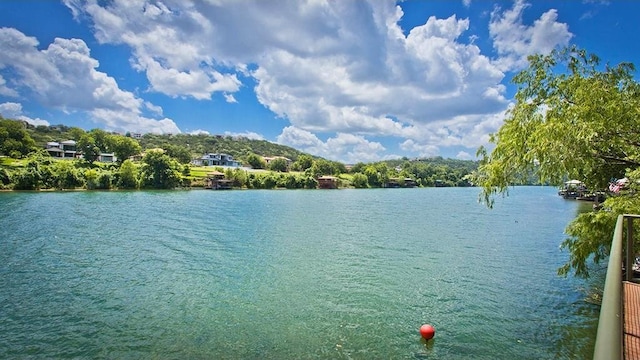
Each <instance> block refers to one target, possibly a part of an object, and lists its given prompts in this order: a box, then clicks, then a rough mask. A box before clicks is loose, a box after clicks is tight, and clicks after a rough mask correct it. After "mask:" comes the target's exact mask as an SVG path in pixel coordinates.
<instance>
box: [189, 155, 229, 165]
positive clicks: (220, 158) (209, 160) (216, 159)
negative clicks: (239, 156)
mask: <svg viewBox="0 0 640 360" xmlns="http://www.w3.org/2000/svg"><path fill="white" fill-rule="evenodd" d="M191 163H192V164H193V165H196V166H231V167H238V166H240V163H239V162H238V161H236V160H234V159H233V156H231V155H228V154H218V153H208V154H205V155H203V156H202V157H200V158H198V159H194V160H193V161H192V162H191Z"/></svg>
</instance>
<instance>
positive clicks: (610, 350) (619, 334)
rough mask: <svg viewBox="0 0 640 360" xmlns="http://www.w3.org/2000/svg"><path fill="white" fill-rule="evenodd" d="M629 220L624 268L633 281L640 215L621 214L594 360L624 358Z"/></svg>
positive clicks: (628, 278) (612, 250)
mask: <svg viewBox="0 0 640 360" xmlns="http://www.w3.org/2000/svg"><path fill="white" fill-rule="evenodd" d="M625 219H626V221H627V238H626V240H627V241H626V251H624V253H625V259H624V266H625V269H626V274H625V280H626V281H631V280H632V279H633V264H634V261H635V252H634V251H633V245H634V241H633V219H640V215H631V214H624V215H619V216H618V220H617V221H616V227H615V229H614V231H613V240H612V241H611V253H610V254H609V265H608V266H607V276H606V278H605V282H604V291H603V294H602V306H601V308H600V319H599V321H598V333H597V335H596V344H595V348H594V351H593V359H594V360H614V359H623V358H624V354H623V351H624V344H623V332H624V328H623V326H624V319H623V313H622V311H623V304H622V281H623V279H622V268H621V267H622V264H623V262H622V255H623V227H624V221H625Z"/></svg>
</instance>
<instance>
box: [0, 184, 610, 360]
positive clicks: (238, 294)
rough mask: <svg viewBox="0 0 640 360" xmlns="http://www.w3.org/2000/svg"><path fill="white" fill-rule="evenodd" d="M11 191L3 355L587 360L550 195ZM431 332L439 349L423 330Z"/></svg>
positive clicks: (587, 344) (582, 319) (566, 215)
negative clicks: (487, 198)
mask: <svg viewBox="0 0 640 360" xmlns="http://www.w3.org/2000/svg"><path fill="white" fill-rule="evenodd" d="M477 199H478V189H473V188H424V189H370V190H335V191H321V190H306V191H302V190H301V191H294V190H286V191H273V190H271V191H257V190H251V191H226V192H220V191H204V190H201V191H166V192H72V193H62V192H56V193H1V194H0V210H1V211H0V289H1V290H0V358H110V359H126V358H130V359H140V358H154V359H309V358H314V359H323V358H328V359H340V358H344V359H411V358H420V359H423V358H424V359H552V358H553V359H556V358H560V359H562V358H566V359H576V358H590V356H591V351H592V347H593V342H594V336H595V327H596V323H597V312H598V308H597V307H596V306H594V305H591V304H588V303H587V302H585V301H584V299H585V297H586V295H587V294H586V290H585V289H589V288H590V287H593V286H594V285H597V284H594V283H593V280H592V281H591V282H585V281H582V280H579V279H575V278H572V277H569V278H562V277H559V276H558V275H556V270H557V268H558V267H559V266H561V265H562V264H563V263H564V262H565V261H566V259H567V256H568V255H567V254H566V253H565V252H561V251H560V250H559V247H558V246H559V244H560V243H561V241H562V240H563V239H564V234H563V230H564V228H565V226H566V225H567V224H568V223H569V222H570V221H571V220H572V219H573V218H574V217H575V216H576V214H577V213H578V211H579V206H580V203H578V202H575V201H567V200H563V199H561V198H560V197H558V196H557V195H556V191H555V189H553V188H549V187H527V188H524V187H523V188H515V189H513V190H511V192H510V196H509V197H507V198H505V199H502V198H499V199H498V201H497V203H496V206H495V208H494V209H492V210H490V209H487V208H486V207H485V206H483V205H481V204H478V202H477ZM423 323H430V324H433V325H434V326H435V328H436V336H435V338H434V339H433V340H432V341H429V342H425V341H423V340H421V338H420V335H419V332H418V329H419V327H420V325H422V324H423Z"/></svg>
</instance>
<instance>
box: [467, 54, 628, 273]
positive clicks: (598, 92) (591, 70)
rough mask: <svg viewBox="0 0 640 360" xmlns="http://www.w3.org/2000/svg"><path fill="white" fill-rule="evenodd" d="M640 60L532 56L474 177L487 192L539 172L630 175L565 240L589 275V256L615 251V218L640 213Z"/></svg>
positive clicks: (604, 177)
mask: <svg viewBox="0 0 640 360" xmlns="http://www.w3.org/2000/svg"><path fill="white" fill-rule="evenodd" d="M634 70H635V69H634V66H633V64H630V63H621V64H619V65H617V66H609V65H605V66H601V65H600V60H599V59H598V57H597V56H595V55H591V54H587V53H586V52H585V51H584V50H581V49H578V48H575V47H572V48H566V49H562V50H558V51H554V52H552V53H551V54H549V55H535V56H531V57H530V58H529V67H528V68H527V69H525V70H523V71H522V72H520V73H519V74H517V75H516V76H515V77H514V79H513V82H514V83H515V84H516V86H517V93H516V95H515V104H514V105H513V106H512V107H511V108H510V109H509V110H508V112H507V114H506V119H505V121H504V124H503V125H502V127H501V128H500V129H499V130H498V132H497V133H495V134H492V135H491V137H490V141H491V142H492V143H493V144H494V145H495V146H494V148H493V150H492V151H490V152H489V151H488V150H487V149H486V148H480V149H479V150H478V155H479V156H480V157H481V158H482V160H481V162H480V166H479V167H478V170H477V172H476V173H475V174H474V181H475V182H476V183H477V184H478V185H479V186H482V188H483V191H482V195H481V197H482V200H483V201H484V202H486V203H487V204H488V205H489V206H492V205H493V199H494V197H495V196H496V195H499V194H502V195H504V194H506V193H507V192H508V189H509V186H511V185H514V184H518V183H523V182H524V181H525V179H528V178H529V177H530V176H531V175H532V174H535V175H537V177H538V178H539V179H540V181H541V182H543V183H548V184H552V185H557V186H559V185H561V184H562V183H563V181H565V180H567V179H569V178H571V179H578V180H581V181H583V182H584V183H585V184H586V185H587V186H588V187H590V188H592V189H605V188H606V186H607V185H608V183H609V182H610V181H611V179H615V178H622V177H624V176H627V177H628V178H629V179H630V180H631V182H630V184H631V186H629V187H627V189H626V190H625V191H623V192H622V193H621V194H619V195H617V196H613V197H610V198H608V199H607V200H606V201H605V203H604V204H603V205H604V209H605V210H604V211H598V212H589V213H584V214H581V215H579V216H578V217H577V218H576V219H575V220H573V221H572V222H571V224H569V226H568V227H567V230H566V232H567V234H568V236H569V237H568V238H567V239H566V240H565V241H564V242H563V243H562V247H563V248H564V249H567V250H569V252H570V258H569V261H568V263H567V264H565V265H564V266H563V267H562V268H560V269H559V273H560V274H567V273H569V272H570V271H571V270H572V269H573V271H574V272H575V274H576V275H579V276H588V275H589V264H590V263H591V262H594V263H596V264H597V263H598V262H599V261H601V260H602V259H604V258H605V257H606V256H607V255H608V252H609V245H610V242H611V237H612V234H613V226H614V224H615V218H616V217H617V215H618V214H620V213H640V198H639V197H638V196H637V195H636V193H635V191H634V189H633V188H634V187H635V186H636V184H637V183H636V180H640V171H639V170H638V169H639V168H640V86H639V84H638V83H637V82H636V81H635V80H634V77H633V72H634Z"/></svg>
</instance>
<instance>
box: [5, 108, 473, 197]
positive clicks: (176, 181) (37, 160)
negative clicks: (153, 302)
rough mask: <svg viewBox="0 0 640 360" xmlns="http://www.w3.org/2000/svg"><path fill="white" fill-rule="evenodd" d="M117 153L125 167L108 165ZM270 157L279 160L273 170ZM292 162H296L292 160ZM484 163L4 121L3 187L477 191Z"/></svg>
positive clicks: (37, 188) (34, 188)
mask: <svg viewBox="0 0 640 360" xmlns="http://www.w3.org/2000/svg"><path fill="white" fill-rule="evenodd" d="M66 140H74V141H75V142H76V150H77V151H78V153H81V154H82V158H72V159H60V158H56V157H51V156H50V154H49V153H48V152H47V151H46V150H45V147H46V144H47V143H48V142H62V141H66ZM102 153H112V154H114V155H115V157H116V159H117V161H115V162H100V161H98V159H99V158H100V154H102ZM206 153H224V154H229V155H231V156H233V157H234V158H235V159H237V160H239V161H240V162H241V163H242V164H243V166H242V167H235V168H234V167H216V166H195V165H193V164H192V160H193V159H196V158H199V157H201V156H202V155H204V154H206ZM264 157H275V159H273V160H272V161H270V162H269V164H267V163H266V162H265V160H264ZM287 159H288V160H290V161H288V160H287ZM476 168H477V162H474V161H465V160H455V159H443V158H441V157H435V158H428V159H413V160H410V159H408V158H402V159H396V160H386V161H380V162H374V163H366V164H365V163H357V164H355V165H353V166H347V165H346V164H343V163H340V162H336V161H330V160H326V159H323V158H320V157H316V156H312V155H310V154H306V153H303V152H301V151H298V150H296V149H294V148H291V147H288V146H283V145H279V144H274V143H271V142H268V141H265V140H252V139H247V138H244V137H231V136H220V135H202V134H201V135H189V134H176V135H155V134H145V135H142V136H140V137H139V138H133V137H132V134H129V133H127V134H124V135H122V134H116V133H109V132H106V131H104V130H100V129H93V130H90V131H85V130H83V129H80V128H77V127H68V126H65V125H55V126H33V125H30V124H28V123H26V122H23V121H18V120H12V119H4V118H1V117H0V188H1V189H4V190H45V189H57V190H67V189H87V190H106V189H174V188H199V187H204V185H205V180H206V178H207V174H208V173H211V172H213V171H219V172H223V173H224V174H225V178H226V179H228V180H231V181H232V184H233V187H235V188H244V189H275V188H286V189H314V188H317V187H318V182H317V178H318V177H320V176H327V175H330V176H334V177H336V179H337V184H338V187H341V188H380V187H388V186H389V184H394V185H397V186H404V184H405V182H404V180H405V179H410V180H411V181H410V182H408V183H410V184H411V186H422V187H428V186H442V187H445V186H470V185H471V183H470V182H469V181H468V178H469V175H470V174H471V173H472V172H473V171H474V170H475V169H476Z"/></svg>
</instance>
